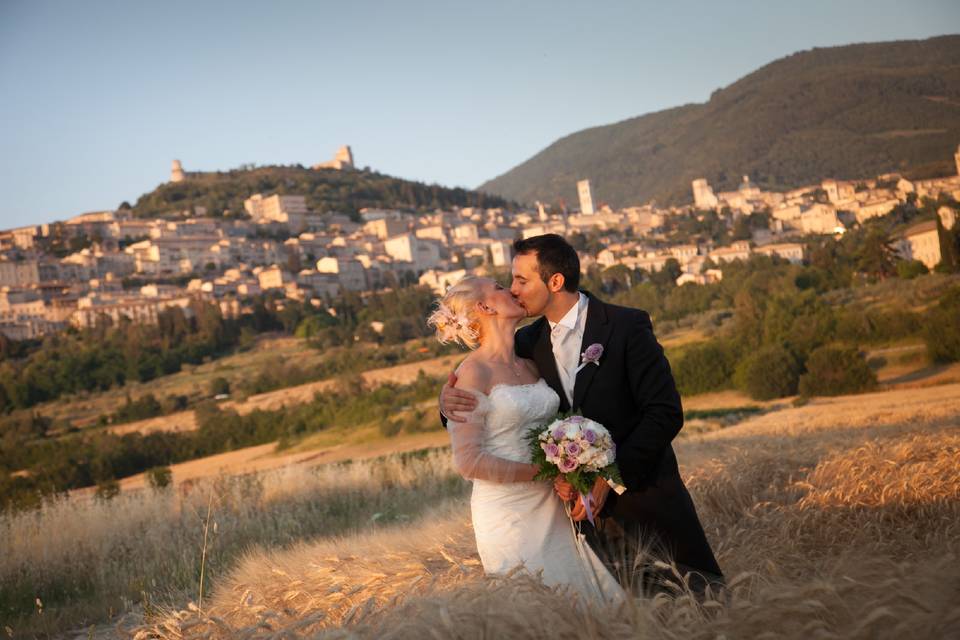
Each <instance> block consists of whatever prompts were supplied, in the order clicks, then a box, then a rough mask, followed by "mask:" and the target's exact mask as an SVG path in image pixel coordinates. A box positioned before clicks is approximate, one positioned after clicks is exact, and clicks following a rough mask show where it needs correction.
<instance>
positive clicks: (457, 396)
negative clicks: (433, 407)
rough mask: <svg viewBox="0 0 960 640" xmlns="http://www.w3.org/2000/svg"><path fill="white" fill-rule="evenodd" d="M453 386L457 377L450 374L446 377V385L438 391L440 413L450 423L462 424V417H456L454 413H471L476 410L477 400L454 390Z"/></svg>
mask: <svg viewBox="0 0 960 640" xmlns="http://www.w3.org/2000/svg"><path fill="white" fill-rule="evenodd" d="M455 384H457V376H456V374H453V373H451V374H450V375H449V376H448V377H447V383H446V384H445V385H443V388H442V389H440V413H442V414H443V415H444V416H446V418H447V420H450V421H451V422H463V421H464V418H463V416H460V415H457V413H456V412H457V411H466V412H470V411H473V410H474V409H476V408H477V399H476V397H474V395H473V394H471V393H468V392H466V391H463V390H461V389H455V388H454V386H453V385H455Z"/></svg>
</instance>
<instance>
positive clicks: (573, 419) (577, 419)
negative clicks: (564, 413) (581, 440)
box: [567, 416, 587, 424]
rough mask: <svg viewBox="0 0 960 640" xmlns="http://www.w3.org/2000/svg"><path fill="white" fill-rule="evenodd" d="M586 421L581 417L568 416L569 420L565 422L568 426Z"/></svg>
mask: <svg viewBox="0 0 960 640" xmlns="http://www.w3.org/2000/svg"><path fill="white" fill-rule="evenodd" d="M586 421H587V419H586V418H584V417H583V416H570V417H569V418H567V422H569V423H570V424H583V423H584V422H586Z"/></svg>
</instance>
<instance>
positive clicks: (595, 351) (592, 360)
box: [573, 342, 603, 375]
mask: <svg viewBox="0 0 960 640" xmlns="http://www.w3.org/2000/svg"><path fill="white" fill-rule="evenodd" d="M602 356H603V345H602V344H600V343H599V342H594V343H593V344H592V345H590V346H589V347H587V348H586V349H584V351H583V353H581V354H580V366H579V367H577V369H576V370H575V371H574V372H573V375H577V374H578V373H580V369H583V368H584V367H585V366H587V365H588V364H595V365H597V366H598V367H599V366H600V358H601V357H602Z"/></svg>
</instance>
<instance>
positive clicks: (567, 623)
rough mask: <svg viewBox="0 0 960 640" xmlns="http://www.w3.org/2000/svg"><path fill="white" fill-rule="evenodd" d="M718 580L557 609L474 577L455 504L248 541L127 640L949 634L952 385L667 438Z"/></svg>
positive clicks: (956, 523)
mask: <svg viewBox="0 0 960 640" xmlns="http://www.w3.org/2000/svg"><path fill="white" fill-rule="evenodd" d="M678 450H679V451H678V453H679V456H680V459H681V461H682V462H683V463H684V468H685V475H686V476H687V478H688V485H689V487H690V489H691V492H692V493H693V495H694V499H695V501H696V503H697V506H698V510H699V512H700V514H701V518H702V520H703V521H704V524H705V526H706V527H707V532H708V536H709V537H710V538H711V541H712V542H713V544H714V548H715V550H716V551H717V555H718V558H719V560H720V562H721V565H722V566H723V567H724V569H725V571H726V573H727V576H728V579H729V582H730V588H729V590H728V593H727V594H726V595H725V596H723V597H720V598H718V599H707V600H706V601H705V602H703V603H698V602H697V601H696V600H695V599H693V598H691V597H689V594H686V593H685V592H684V591H683V590H682V589H678V591H677V594H676V596H675V597H667V596H663V595H661V596H658V597H657V598H654V599H640V598H638V599H635V600H633V601H632V602H630V603H628V604H627V605H625V606H623V607H622V608H619V609H617V610H602V609H598V608H588V609H587V610H585V611H582V610H576V609H572V608H570V606H569V597H568V596H567V595H566V594H563V593H558V592H556V591H554V590H551V589H548V588H546V587H544V586H543V585H542V584H540V583H539V582H538V581H536V580H535V579H534V578H531V577H529V576H524V575H516V576H512V577H510V578H508V579H494V578H485V577H482V576H481V575H480V570H479V568H478V566H477V556H476V552H475V548H474V546H473V544H472V539H471V531H470V527H469V520H468V516H467V513H468V512H467V506H466V504H465V503H461V504H460V505H459V507H457V506H451V507H448V508H447V509H444V510H439V511H435V512H433V513H430V514H429V515H428V516H426V517H425V518H424V519H422V520H420V521H419V522H416V523H412V524H406V525H404V526H402V527H401V526H397V527H396V528H395V529H393V530H390V531H381V532H365V533H362V534H360V535H354V536H348V537H343V538H337V539H333V540H325V541H319V542H316V543H308V544H303V545H298V546H297V547H296V548H293V549H288V550H282V551H276V550H263V551H252V552H251V553H250V554H248V555H247V556H246V557H245V558H244V560H243V561H242V562H241V563H240V564H239V565H238V566H237V567H236V569H235V570H234V571H233V572H231V573H230V575H229V576H228V577H226V578H225V579H223V580H221V581H220V583H219V586H218V588H217V589H216V592H215V594H214V596H213V598H212V599H211V600H210V601H209V606H208V608H207V610H206V611H204V612H198V611H197V610H196V609H195V608H193V609H191V608H189V607H188V608H186V609H183V610H179V611H166V612H158V613H157V614H156V615H155V616H153V617H152V618H151V619H150V620H149V621H147V623H146V624H143V625H140V626H139V627H137V628H135V629H133V630H131V633H132V634H133V635H135V636H137V637H138V638H141V639H144V638H164V639H166V638H199V637H213V638H228V637H250V638H266V637H290V638H297V637H305V636H314V635H315V634H318V633H319V634H320V635H322V636H323V637H330V638H408V637H436V638H446V637H458V638H485V637H517V638H548V637H549V638H626V637H632V638H635V637H640V638H685V637H690V638H719V637H730V638H733V637H737V638H739V637H760V638H763V637H767V638H779V637H787V638H808V637H819V638H876V637H889V638H900V637H904V636H909V637H911V638H941V637H956V636H958V635H960V604H958V603H960V561H958V558H957V554H958V553H960V545H958V542H957V541H958V540H960V473H958V469H960V388H958V387H957V386H953V387H951V388H947V387H938V388H932V389H924V390H919V391H900V392H890V393H887V394H872V395H869V396H852V397H847V398H834V399H830V400H824V401H817V402H816V403H812V404H811V405H808V406H804V407H798V408H791V409H786V410H783V411H780V412H777V413H772V414H766V415H763V416H759V417H756V418H753V419H751V420H748V421H746V422H745V423H743V424H742V425H740V426H737V427H733V428H730V429H727V430H724V431H720V432H716V433H711V434H708V435H705V436H700V437H695V438H688V439H686V440H684V441H682V442H679V443H678Z"/></svg>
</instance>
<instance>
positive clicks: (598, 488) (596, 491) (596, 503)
mask: <svg viewBox="0 0 960 640" xmlns="http://www.w3.org/2000/svg"><path fill="white" fill-rule="evenodd" d="M590 494H591V495H592V496H593V506H592V507H591V508H592V510H593V517H594V518H596V517H597V514H598V513H600V510H601V509H603V504H604V503H605V502H606V501H607V496H608V495H609V494H610V485H609V484H607V481H606V480H604V479H603V478H597V481H596V482H594V483H593V489H591V490H590ZM570 517H571V518H573V520H574V521H575V522H580V521H581V520H586V519H587V508H586V507H585V506H584V505H583V498H580V497H578V498H577V504H575V505H573V509H572V510H571V511H570Z"/></svg>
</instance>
